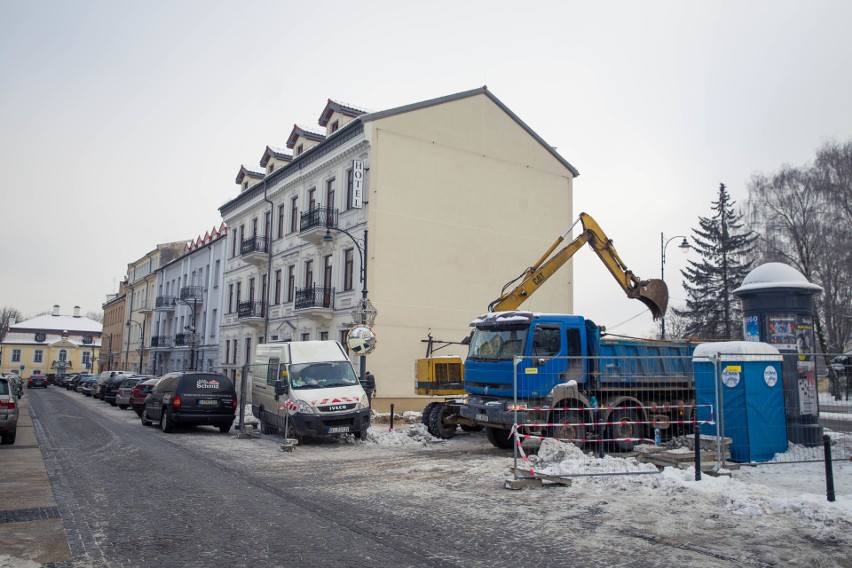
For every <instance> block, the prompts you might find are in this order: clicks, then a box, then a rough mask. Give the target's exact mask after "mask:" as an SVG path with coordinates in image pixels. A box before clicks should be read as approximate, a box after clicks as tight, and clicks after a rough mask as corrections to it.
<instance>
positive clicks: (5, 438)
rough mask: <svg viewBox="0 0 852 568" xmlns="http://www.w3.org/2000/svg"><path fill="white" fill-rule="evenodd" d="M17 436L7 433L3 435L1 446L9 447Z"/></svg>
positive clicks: (15, 433) (13, 433) (14, 433)
mask: <svg viewBox="0 0 852 568" xmlns="http://www.w3.org/2000/svg"><path fill="white" fill-rule="evenodd" d="M17 435H18V432H17V431H15V432H9V433H8V434H3V438H2V442H3V445H7V446H8V445H11V444H14V443H15V436H17Z"/></svg>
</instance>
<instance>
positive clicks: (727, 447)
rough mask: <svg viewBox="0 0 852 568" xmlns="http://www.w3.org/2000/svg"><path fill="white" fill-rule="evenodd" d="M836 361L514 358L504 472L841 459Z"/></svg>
mask: <svg viewBox="0 0 852 568" xmlns="http://www.w3.org/2000/svg"><path fill="white" fill-rule="evenodd" d="M845 361H846V360H844V359H843V356H842V355H840V354H831V355H824V354H818V355H817V354H808V353H783V352H782V353H780V354H778V353H777V352H775V351H774V350H770V352H768V353H724V352H721V351H719V350H715V351H714V350H712V349H711V350H709V351H701V350H698V351H696V353H695V354H694V355H692V356H689V357H665V356H635V355H634V356H630V355H625V356H623V357H622V356H607V357H576V358H570V357H563V358H559V357H554V358H546V359H542V358H530V357H517V358H516V359H515V374H514V384H513V385H512V392H513V397H514V398H513V404H512V405H511V410H513V415H514V425H513V429H512V433H513V435H514V437H515V438H514V439H515V460H516V461H515V475H516V476H517V477H530V476H532V477H540V478H545V479H546V478H548V477H551V478H554V477H576V476H587V475H625V474H644V473H656V472H657V471H659V470H660V468H661V467H662V466H673V467H691V466H695V465H696V463H697V465H698V467H697V468H696V470H697V471H698V472H700V471H701V470H703V471H713V470H715V471H720V470H730V469H736V468H737V467H739V466H740V465H742V464H779V463H791V462H821V461H826V462H827V466H830V465H831V460H848V459H850V458H851V457H852V392H850V391H852V361H850V362H849V364H847V363H846V362H845ZM827 471H828V467H827ZM699 475H700V474H699Z"/></svg>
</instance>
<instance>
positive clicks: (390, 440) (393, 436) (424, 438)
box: [365, 424, 438, 446]
mask: <svg viewBox="0 0 852 568" xmlns="http://www.w3.org/2000/svg"><path fill="white" fill-rule="evenodd" d="M437 440H438V438H434V437H433V436H432V435H431V434H430V433H429V431H428V430H426V426H424V425H423V424H410V425H403V427H401V428H394V429H393V430H391V429H389V428H387V427H385V428H382V427H381V426H378V425H372V426H370V428H369V430H367V439H366V440H365V441H366V442H371V443H374V444H379V445H382V446H404V445H408V444H414V445H418V446H424V445H427V444H430V443H432V442H435V441H437Z"/></svg>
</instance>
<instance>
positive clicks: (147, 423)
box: [139, 409, 154, 426]
mask: <svg viewBox="0 0 852 568" xmlns="http://www.w3.org/2000/svg"><path fill="white" fill-rule="evenodd" d="M139 418H141V419H142V426H152V425H153V424H154V422H153V421H151V420H150V419H149V418H148V412H147V411H146V410H145V409H142V412H140V413H139Z"/></svg>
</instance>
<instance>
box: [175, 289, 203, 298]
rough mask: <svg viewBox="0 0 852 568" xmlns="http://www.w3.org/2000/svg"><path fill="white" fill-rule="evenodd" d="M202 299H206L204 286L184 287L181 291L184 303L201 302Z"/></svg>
mask: <svg viewBox="0 0 852 568" xmlns="http://www.w3.org/2000/svg"><path fill="white" fill-rule="evenodd" d="M202 298H204V286H184V287H183V288H181V289H180V299H181V300H182V301H187V300H201V299H202Z"/></svg>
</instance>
